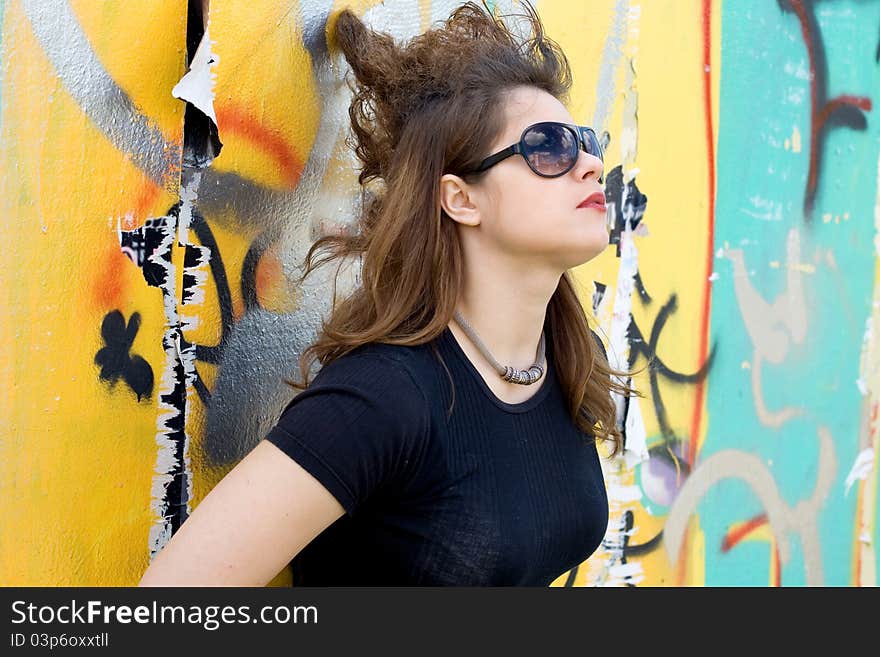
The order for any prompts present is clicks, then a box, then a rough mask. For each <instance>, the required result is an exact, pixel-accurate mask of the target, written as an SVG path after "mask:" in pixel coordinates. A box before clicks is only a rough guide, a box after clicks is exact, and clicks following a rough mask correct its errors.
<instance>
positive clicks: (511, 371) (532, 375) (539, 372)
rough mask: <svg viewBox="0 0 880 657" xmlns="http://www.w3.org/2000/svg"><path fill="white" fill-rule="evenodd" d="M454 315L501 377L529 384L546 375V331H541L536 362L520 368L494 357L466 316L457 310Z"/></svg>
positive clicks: (513, 381) (525, 384)
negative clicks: (542, 365)
mask: <svg viewBox="0 0 880 657" xmlns="http://www.w3.org/2000/svg"><path fill="white" fill-rule="evenodd" d="M453 316H454V317H455V321H456V322H458V325H459V326H461V328H462V330H463V331H464V332H465V333H466V334H467V336H468V337H469V338H470V339H471V340H472V341H473V343H474V344H475V345H476V346H477V349H479V350H480V353H481V354H483V356H485V358H486V360H488V361H489V362H490V363H492V367H494V368H495V369H496V370H497V372H498V374H500V375H501V378H502V379H504V380H505V381H510V382H512V383H519V384H521V385H524V386H528V385H531V384H533V383H534V382H535V381H538V380H539V379H540V378H541V377H542V376H544V368H543V367H541V365H540V364H541V363H542V362H543V361H544V331H541V342H540V343H539V344H538V356H537V359H536V361H535V363H534V364H533V365H532V366H531V367H529V368H528V369H527V370H518V369H516V368H515V367H511V366H510V365H501V364H500V363H499V362H498V361H497V360H495V359H494V358H492V354H490V353H489V350H488V349H486V345H484V344H483V341H482V340H480V338H479V337H477V334H476V333H475V332H474V329H472V328H471V326H470V324H468V323H467V322H466V321H464V317H462V316H461V314H460V313H459V312H458V311H457V310H456V311H455V313H454V315H453Z"/></svg>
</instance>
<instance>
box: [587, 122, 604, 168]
mask: <svg viewBox="0 0 880 657" xmlns="http://www.w3.org/2000/svg"><path fill="white" fill-rule="evenodd" d="M581 134H582V135H583V137H584V143H585V144H586V145H587V148H588V150H587V152H588V153H589V154H590V155H595V156H596V157H598V158H599V159H600V160H604V159H605V158H604V153H603V152H602V145H601V144H600V143H599V140H598V139H597V138H596V135H595V133H594V132H593V131H592V130H586V129H582V130H581Z"/></svg>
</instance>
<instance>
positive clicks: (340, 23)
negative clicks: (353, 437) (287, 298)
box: [287, 0, 643, 455]
mask: <svg viewBox="0 0 880 657" xmlns="http://www.w3.org/2000/svg"><path fill="white" fill-rule="evenodd" d="M523 6H524V9H525V12H524V14H521V15H516V16H513V18H515V19H516V18H524V19H525V20H526V25H527V26H529V27H530V28H531V29H530V33H529V32H528V31H527V32H526V34H525V36H518V35H517V33H516V32H514V31H512V30H511V28H509V27H508V25H507V24H506V23H505V21H504V18H503V17H500V16H496V15H495V14H494V12H493V11H492V10H491V9H489V7H488V5H486V3H485V0H484V3H483V7H480V6H479V5H477V4H476V3H474V2H467V3H465V4H463V5H461V6H460V7H458V8H457V9H456V10H455V11H453V13H452V14H451V15H450V17H449V18H448V20H446V21H445V23H444V24H442V25H441V26H439V27H435V28H434V29H430V30H428V31H426V32H424V33H423V34H421V35H419V36H417V37H415V38H413V39H411V40H410V41H409V42H408V43H406V44H405V45H404V46H398V45H396V44H395V43H394V40H393V39H392V37H391V36H390V35H388V34H385V33H381V32H376V31H373V30H371V29H369V28H368V27H367V26H366V25H364V23H363V22H362V21H361V20H360V19H359V18H358V17H357V16H356V15H355V14H354V13H353V12H352V11H351V10H349V9H343V10H342V11H341V12H340V13H339V14H338V16H337V18H336V22H335V29H334V27H330V28H329V30H328V31H329V33H330V34H331V35H332V36H333V37H335V38H331V39H330V41H331V44H330V45H331V47H333V45H334V43H333V42H334V41H335V46H336V47H338V48H339V49H340V50H341V52H342V54H343V55H344V57H345V59H346V60H347V61H348V63H349V65H350V67H351V70H352V72H353V74H354V80H352V79H351V78H349V86H350V88H351V91H352V94H353V98H352V101H351V105H350V107H349V116H350V117H351V128H352V132H353V136H354V140H353V142H352V141H349V145H350V146H351V147H353V148H354V151H355V153H356V154H357V156H358V158H359V160H360V161H361V162H362V164H363V168H362V169H361V171H360V175H359V177H358V182H359V183H360V184H361V186H362V187H363V188H364V192H365V193H364V196H365V199H366V200H365V201H364V203H363V209H362V212H361V214H360V216H359V217H358V221H357V230H356V231H353V232H352V233H350V234H334V235H326V236H323V237H321V238H320V239H318V240H317V241H316V242H315V243H314V244H312V246H311V248H310V249H309V251H308V253H307V254H306V257H305V261H304V273H303V275H302V280H304V279H305V277H306V276H308V274H309V273H310V272H311V271H312V270H313V269H315V268H316V267H317V266H319V265H321V264H324V263H326V262H328V261H330V260H333V259H337V258H347V257H349V256H356V257H359V258H360V265H359V266H360V269H359V274H360V282H359V284H358V285H357V287H356V288H355V289H354V291H353V292H352V293H351V294H350V295H349V296H347V297H346V298H344V299H342V300H341V301H340V302H338V303H337V301H336V299H335V288H334V300H333V307H332V310H331V312H330V314H329V317H328V318H326V319H324V320H323V321H322V325H321V330H320V331H319V332H318V337H317V339H316V341H315V342H313V343H312V344H311V345H310V346H308V347H307V348H306V349H305V350H304V351H303V353H302V354H301V356H300V361H299V366H300V377H301V381H302V383H297V382H293V381H287V383H288V384H289V385H291V386H293V387H294V388H296V389H298V390H302V389H305V388H306V387H308V385H309V378H308V377H309V372H310V370H311V366H312V364H313V363H314V360H315V359H317V360H318V361H319V362H320V363H321V364H322V365H326V364H327V363H329V362H330V361H332V360H334V359H336V358H339V357H340V356H342V355H344V354H346V353H348V352H349V351H351V350H353V349H355V348H356V347H359V346H361V345H363V344H366V343H370V342H380V343H386V344H396V345H410V346H412V345H419V344H423V343H426V342H430V341H432V340H434V338H436V337H437V336H438V335H439V334H440V333H442V332H443V330H444V329H445V328H446V326H447V325H448V323H449V322H450V320H451V318H452V315H453V312H454V310H455V305H456V302H457V299H458V296H459V292H460V288H461V286H462V282H463V264H464V263H463V252H462V249H461V245H460V244H459V242H458V236H457V232H456V229H455V224H454V222H453V221H452V220H451V219H450V218H449V217H448V216H447V215H446V213H445V212H444V211H443V209H442V207H441V205H440V191H439V190H440V178H441V176H442V175H443V174H445V173H453V174H458V175H461V172H465V171H468V170H469V169H471V168H474V167H475V166H476V165H477V164H478V163H479V162H480V160H481V159H482V157H484V156H485V152H486V150H487V149H488V148H489V147H490V146H491V143H492V141H493V140H494V139H495V137H496V136H497V135H498V134H500V130H501V129H502V127H503V120H504V116H503V112H502V105H503V102H502V101H503V100H504V96H505V94H506V93H507V92H509V91H510V90H511V89H512V88H513V87H516V86H521V85H530V86H533V87H537V88H539V89H543V90H544V91H547V92H548V93H550V94H552V95H553V96H555V97H556V98H558V99H560V101H561V102H567V99H568V94H569V89H570V87H571V70H570V67H569V63H568V60H567V58H566V57H565V54H564V53H563V52H562V50H561V48H560V47H559V46H558V45H557V44H556V43H555V42H554V41H552V40H551V39H549V38H548V37H547V36H545V34H544V29H543V26H542V24H541V21H540V19H539V18H538V15H537V13H536V12H535V10H534V8H533V7H532V6H531V5H530V4H529V3H528V2H524V3H523ZM520 34H521V33H520ZM463 177H464V176H463ZM321 250H325V251H326V254H325V256H324V257H323V258H320V259H316V257H315V256H316V253H317V252H318V251H321ZM546 326H547V328H548V329H549V335H548V337H547V339H548V340H552V342H553V353H554V363H553V364H554V367H555V370H556V372H557V377H558V379H559V381H560V383H561V385H562V388H563V390H564V391H565V394H566V397H567V399H568V402H569V409H570V412H571V415H572V419H573V420H574V421H575V422H576V423H577V425H578V427H579V428H580V429H581V430H583V431H584V432H585V433H587V434H590V433H592V434H593V435H594V436H595V437H597V438H600V439H602V440H609V441H611V442H612V450H611V454H612V455H613V454H615V453H617V452H618V451H619V449H620V448H621V447H622V435H621V432H620V430H619V429H618V427H617V424H616V408H615V404H614V402H613V400H612V398H611V397H610V394H609V393H610V392H611V391H612V390H614V391H616V392H618V393H621V394H623V395H630V394H631V393H634V394H636V395H637V396H643V395H642V394H641V393H640V392H638V391H636V390H635V389H633V388H630V387H629V386H628V385H627V384H626V383H620V382H618V381H615V380H614V378H613V376H612V375H615V376H620V377H622V378H621V379H620V381H625V380H626V378H628V377H629V376H630V375H631V374H632V373H631V372H626V371H617V370H612V369H611V368H610V367H609V365H608V362H607V360H605V359H604V358H603V356H602V353H601V351H600V350H599V347H598V345H597V344H596V343H595V342H594V339H593V336H592V335H591V333H590V328H589V324H588V321H587V317H586V314H585V311H584V307H583V305H582V303H581V301H580V300H579V298H578V295H577V293H576V288H575V286H574V282H573V280H572V278H571V274H570V273H569V272H568V271H566V272H565V273H564V274H563V275H562V277H561V278H560V281H559V285H558V287H557V288H556V291H555V292H554V293H553V296H552V297H551V299H550V302H549V304H548V307H547V317H546ZM435 353H436V350H435ZM444 366H445V364H444ZM447 373H448V370H447Z"/></svg>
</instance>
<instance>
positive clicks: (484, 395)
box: [266, 327, 608, 586]
mask: <svg viewBox="0 0 880 657" xmlns="http://www.w3.org/2000/svg"><path fill="white" fill-rule="evenodd" d="M547 335H548V337H549V332H548V333H547ZM593 336H594V338H595V339H596V342H597V343H598V344H599V346H600V347H601V348H602V349H603V351H604V347H603V346H602V342H601V340H600V339H599V337H598V336H597V335H596V334H595V333H594V334H593ZM434 347H436V353H435V350H434ZM546 348H547V363H548V370H547V372H546V373H545V375H544V377H543V378H542V379H541V380H539V381H538V382H536V383H534V384H532V385H533V386H538V387H539V388H538V390H537V392H536V393H535V394H534V395H532V396H531V397H530V398H529V399H527V400H526V401H524V402H522V403H519V404H508V403H506V402H504V401H502V400H500V399H498V398H497V397H496V396H495V394H494V393H493V392H492V391H491V389H490V388H489V386H488V385H487V384H486V382H485V380H484V379H483V378H482V375H481V374H480V373H479V371H478V370H477V369H476V367H475V366H474V364H473V363H472V362H471V361H470V360H469V359H468V357H467V355H466V354H465V353H464V351H463V350H462V348H461V346H460V345H459V343H458V342H457V340H456V338H455V336H454V335H453V333H452V332H451V331H450V330H449V328H448V327H447V328H446V329H444V331H443V333H442V334H440V335H439V336H438V337H437V338H436V339H435V340H434V341H432V342H431V343H427V344H423V345H418V346H415V347H407V346H399V345H389V344H379V343H371V344H368V345H363V346H361V347H358V348H357V349H355V350H354V351H351V352H349V353H348V354H346V355H345V356H342V357H340V358H338V359H336V360H334V361H332V362H330V363H328V364H327V365H326V366H324V367H323V368H322V369H321V370H320V371H319V372H318V374H317V375H316V376H315V378H314V380H313V381H312V384H311V385H310V386H309V388H307V389H306V390H304V391H302V392H300V393H299V394H297V395H296V396H295V397H294V398H293V400H292V401H291V402H290V403H289V404H288V405H287V406H286V408H285V409H284V410H283V411H282V413H281V415H280V417H279V419H278V422H277V424H276V425H275V426H274V427H273V428H272V429H271V431H270V432H269V433H268V435H267V436H266V439H267V440H269V441H270V442H272V443H273V444H274V445H276V446H278V447H279V448H280V449H281V450H282V451H284V452H285V453H286V454H287V455H288V456H290V457H291V458H292V459H294V460H295V461H296V462H297V463H298V464H299V465H301V466H302V467H303V468H304V469H306V470H307V471H308V472H309V473H311V474H312V475H313V476H314V477H315V478H316V479H317V480H318V481H319V482H320V483H321V484H322V485H323V486H324V487H326V488H327V490H328V491H329V492H330V493H331V494H332V495H333V496H334V497H336V499H337V500H339V503H340V504H341V505H342V506H343V508H344V509H345V512H346V513H345V514H344V515H343V516H342V517H340V518H339V519H338V520H336V521H335V522H334V523H333V524H332V525H330V526H329V527H328V528H327V529H325V530H324V531H323V532H322V533H321V534H320V535H318V536H317V537H316V538H315V539H314V540H313V541H312V542H311V543H309V544H308V545H307V546H306V547H305V548H303V550H302V551H300V553H299V554H297V555H296V556H295V557H294V559H293V561H292V562H291V569H292V573H293V585H294V586H359V585H368V586H408V585H412V586H548V585H549V584H550V583H551V582H553V581H554V580H555V579H556V578H557V577H559V576H560V575H561V574H563V573H565V572H566V571H568V570H570V569H571V568H573V567H575V566H577V565H579V564H581V563H582V562H583V561H585V560H586V559H587V557H589V556H590V555H591V554H592V553H593V552H594V551H595V549H596V548H597V547H598V545H599V544H600V542H601V540H602V537H603V536H604V534H605V530H606V527H607V524H608V499H607V496H606V491H605V482H604V480H603V475H602V469H601V466H600V463H599V455H598V453H597V450H596V447H595V444H594V443H593V440H592V436H591V434H585V433H583V432H582V431H580V430H579V429H578V428H577V426H576V425H575V424H574V422H573V421H572V420H571V417H570V416H569V413H568V409H567V407H566V402H565V399H564V397H563V393H562V388H561V386H560V385H559V382H558V380H557V378H556V371H555V366H554V364H553V356H554V354H553V346H552V344H551V341H550V340H549V339H548V340H547V347H546ZM438 355H439V358H438ZM444 363H445V366H446V368H448V374H447V369H445V368H444ZM450 378H451V380H452V382H454V391H453V384H452V383H451V382H450V380H449V379H450ZM453 392H454V404H453ZM450 406H451V407H452V408H451V412H450Z"/></svg>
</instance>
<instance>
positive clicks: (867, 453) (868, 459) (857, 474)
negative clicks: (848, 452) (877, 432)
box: [844, 447, 874, 496]
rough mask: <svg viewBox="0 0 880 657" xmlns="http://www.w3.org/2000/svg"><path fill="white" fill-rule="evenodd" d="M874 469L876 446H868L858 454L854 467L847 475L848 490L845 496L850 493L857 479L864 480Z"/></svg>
mask: <svg viewBox="0 0 880 657" xmlns="http://www.w3.org/2000/svg"><path fill="white" fill-rule="evenodd" d="M873 469H874V448H873V447H866V448H865V449H863V450H862V451H861V452H859V454H858V456H856V460H855V463H853V466H852V468H850V471H849V474H848V475H846V484H845V485H846V490H845V492H844V496H846V495H849V489H850V488H851V487H852V485H853V484H854V483H855V482H856V479H859V480H861V481H864V480H865V479H867V478H868V475H869V474H871V470H873Z"/></svg>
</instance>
